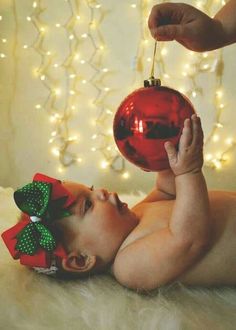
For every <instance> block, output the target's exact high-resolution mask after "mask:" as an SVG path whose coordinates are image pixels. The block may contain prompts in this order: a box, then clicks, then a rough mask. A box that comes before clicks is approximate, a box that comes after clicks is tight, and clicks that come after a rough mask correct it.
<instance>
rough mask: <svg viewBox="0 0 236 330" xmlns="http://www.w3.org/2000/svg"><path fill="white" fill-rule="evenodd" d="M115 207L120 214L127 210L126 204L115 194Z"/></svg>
mask: <svg viewBox="0 0 236 330" xmlns="http://www.w3.org/2000/svg"><path fill="white" fill-rule="evenodd" d="M114 196H115V200H116V206H117V209H118V211H119V212H120V213H122V212H124V211H125V210H126V209H127V208H128V204H126V203H123V202H121V200H120V199H119V197H118V195H117V194H116V193H115V194H114Z"/></svg>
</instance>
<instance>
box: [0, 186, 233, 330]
mask: <svg viewBox="0 0 236 330" xmlns="http://www.w3.org/2000/svg"><path fill="white" fill-rule="evenodd" d="M12 193H13V191H12V189H10V188H8V189H3V188H0V231H1V232H2V231H4V230H5V229H6V228H8V227H10V226H11V225H13V224H14V223H15V222H16V217H17V215H18V210H17V209H16V207H15V205H14V203H13V200H12ZM122 198H123V197H122ZM123 199H124V200H125V198H123ZM135 199H137V197H135V196H130V197H129V201H131V202H132V203H133V202H134V200H135ZM0 253H1V261H0V285H1V287H0V290H1V300H0V329H4V330H5V329H10V330H15V329H24V330H32V329H34V330H43V329H50V330H54V329H55V330H64V329H65V330H74V329H76V330H77V329H78V330H86V329H92V330H106V329H107V330H108V329H109V330H113V329H114V330H116V329H117V330H120V329H121V330H125V329H127V330H133V329H134V330H136V329H139V330H141V329H143V330H144V329H145V330H152V329H153V330H180V329H181V330H195V329H196V330H204V329H207V330H212V329H214V330H231V329H235V328H236V325H235V324H236V289H234V288H218V289H204V288H196V289H188V288H186V287H183V286H181V285H174V286H170V287H166V288H163V289H161V290H156V291H155V292H152V293H151V294H149V295H140V294H137V293H136V292H133V291H131V290H127V289H125V288H123V287H121V286H120V285H119V284H118V283H117V282H116V281H115V280H114V279H113V278H112V277H111V276H110V275H103V276H99V277H92V278H90V279H88V280H76V281H70V282H65V281H56V280H53V279H50V278H47V277H45V276H42V275H38V274H35V273H34V272H32V271H29V270H27V269H25V268H24V267H22V266H20V265H19V264H18V262H15V261H13V260H12V259H11V257H10V255H9V254H8V252H7V250H6V248H5V246H4V244H3V242H2V241H1V242H0Z"/></svg>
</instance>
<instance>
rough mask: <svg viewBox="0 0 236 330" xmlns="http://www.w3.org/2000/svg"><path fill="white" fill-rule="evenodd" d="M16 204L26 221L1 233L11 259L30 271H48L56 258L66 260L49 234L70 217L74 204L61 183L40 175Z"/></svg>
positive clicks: (23, 190) (18, 195)
mask: <svg viewBox="0 0 236 330" xmlns="http://www.w3.org/2000/svg"><path fill="white" fill-rule="evenodd" d="M14 200H15V203H16V205H17V206H18V208H19V209H20V210H21V211H22V212H23V220H22V221H20V222H19V223H18V224H16V225H15V226H13V227H11V228H10V229H8V230H6V231H5V232H4V233H2V238H3V240H4V242H5V244H6V245H7V247H8V250H9V252H10V253H11V255H12V257H13V258H14V259H19V258H20V261H21V263H22V264H24V265H28V266H30V267H32V266H36V267H43V268H46V267H48V266H50V264H51V258H52V257H53V255H55V256H57V257H63V256H65V251H64V249H63V247H62V245H61V244H59V243H58V244H57V242H56V239H55V237H54V236H53V234H52V233H51V231H50V230H49V227H50V224H51V223H52V222H53V221H54V220H57V219H59V218H62V217H66V216H68V215H70V214H71V213H70V211H69V207H70V206H71V205H72V204H73V203H74V201H75V199H74V197H73V196H72V195H71V194H70V193H69V191H67V190H66V189H65V187H64V186H63V185H62V184H61V181H59V180H56V179H54V178H50V177H48V176H46V175H43V174H40V173H37V174H36V175H35V176H34V180H33V182H32V183H29V184H27V185H26V186H24V187H22V188H20V189H18V190H17V191H15V193H14Z"/></svg>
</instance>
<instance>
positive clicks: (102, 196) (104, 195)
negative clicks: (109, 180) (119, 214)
mask: <svg viewBox="0 0 236 330" xmlns="http://www.w3.org/2000/svg"><path fill="white" fill-rule="evenodd" d="M96 193H97V196H98V198H99V199H100V200H102V201H105V200H107V199H108V197H109V192H108V191H107V190H106V189H97V191H96Z"/></svg>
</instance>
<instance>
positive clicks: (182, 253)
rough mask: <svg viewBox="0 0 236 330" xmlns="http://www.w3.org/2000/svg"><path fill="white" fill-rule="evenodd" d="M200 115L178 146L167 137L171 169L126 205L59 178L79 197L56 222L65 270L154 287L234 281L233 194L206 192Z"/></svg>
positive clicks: (235, 197) (186, 127) (235, 200)
mask: <svg viewBox="0 0 236 330" xmlns="http://www.w3.org/2000/svg"><path fill="white" fill-rule="evenodd" d="M202 145H203V133H202V129H201V123H200V119H199V118H198V117H197V116H196V115H193V116H192V118H191V120H190V119H187V120H185V124H184V129H183V132H182V136H181V138H180V143H179V150H178V151H177V150H176V149H175V147H174V146H173V145H172V144H171V143H168V142H167V143H166V144H165V148H166V151H167V154H168V158H169V163H170V167H171V169H170V170H166V171H162V172H160V173H158V177H157V183H156V187H155V189H154V190H153V191H152V192H151V193H150V194H149V195H148V196H147V197H146V198H145V199H144V200H143V201H141V202H140V203H138V204H137V205H135V206H134V207H133V208H132V209H131V210H130V209H129V208H128V207H127V205H126V204H124V203H121V202H120V201H119V199H118V198H117V194H116V193H109V192H108V191H106V190H105V189H90V188H88V187H86V186H84V185H81V184H75V183H65V186H66V188H67V189H68V190H70V191H71V192H72V193H73V194H74V195H75V197H77V203H76V204H75V206H74V207H73V209H72V211H73V216H71V217H69V218H65V219H62V220H60V221H59V223H60V225H61V226H62V229H63V231H64V233H65V235H64V236H65V241H64V243H65V245H66V246H67V249H68V256H67V258H65V259H64V260H63V262H62V267H63V268H64V269H65V270H66V271H69V272H78V273H90V272H92V273H97V272H101V271H105V270H107V268H111V271H112V273H113V275H114V276H115V278H116V279H117V280H118V282H120V283H121V284H122V285H124V286H126V287H128V288H131V289H135V290H140V291H141V290H152V289H155V288H158V287H160V286H163V285H166V284H170V283H173V282H175V281H180V282H182V283H184V284H187V285H204V286H211V285H234V284H236V256H235V251H236V240H235V231H236V192H225V191H219V192H208V191H207V188H206V183H205V180H204V176H203V174H202V170H201V168H202V165H203V157H202Z"/></svg>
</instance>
